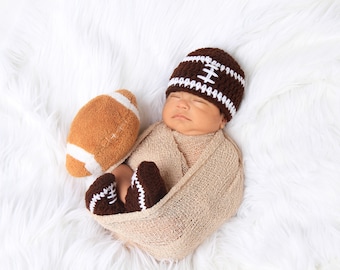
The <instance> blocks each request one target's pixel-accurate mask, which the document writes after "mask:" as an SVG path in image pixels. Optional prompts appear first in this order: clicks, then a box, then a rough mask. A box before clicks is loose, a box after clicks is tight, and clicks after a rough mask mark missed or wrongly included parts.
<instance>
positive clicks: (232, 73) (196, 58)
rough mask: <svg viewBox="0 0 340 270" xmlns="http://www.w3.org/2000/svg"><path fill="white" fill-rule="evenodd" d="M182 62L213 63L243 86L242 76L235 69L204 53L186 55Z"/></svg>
mask: <svg viewBox="0 0 340 270" xmlns="http://www.w3.org/2000/svg"><path fill="white" fill-rule="evenodd" d="M182 62H202V63H203V64H204V63H206V64H211V65H214V66H216V67H217V68H218V69H219V70H220V71H221V72H225V73H226V74H227V75H229V76H230V77H233V78H234V79H235V80H237V81H238V82H239V83H240V84H241V85H242V86H243V87H244V86H245V84H246V82H245V80H244V78H243V77H242V76H241V75H240V74H238V73H237V72H236V71H235V70H233V69H231V68H230V67H227V66H225V65H223V64H221V63H219V62H217V61H216V60H213V59H212V58H211V57H210V56H204V55H195V56H187V57H185V58H184V59H183V61H182Z"/></svg>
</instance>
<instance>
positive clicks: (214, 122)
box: [163, 48, 245, 135]
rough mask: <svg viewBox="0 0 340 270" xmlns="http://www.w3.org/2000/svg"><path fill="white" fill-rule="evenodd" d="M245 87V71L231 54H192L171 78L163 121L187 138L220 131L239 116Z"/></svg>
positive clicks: (210, 50)
mask: <svg viewBox="0 0 340 270" xmlns="http://www.w3.org/2000/svg"><path fill="white" fill-rule="evenodd" d="M244 86H245V80H244V72H243V70H242V69H241V67H240V66H239V64H238V63H237V62H236V61H235V60H234V59H233V58H232V57H231V56H230V55H229V54H228V53H226V52H224V51H223V50H220V49H217V48H203V49H198V50H196V51H194V52H191V53H190V54H189V55H188V56H187V57H185V58H184V60H183V61H182V62H181V63H180V64H179V65H178V67H177V68H176V69H175V70H174V72H173V74H172V75H171V77H170V81H169V84H168V89H167V91H166V96H167V99H166V103H165V105H164V108H163V121H164V123H165V124H166V125H167V126H169V127H170V128H171V129H173V130H176V131H178V132H180V133H183V134H185V135H200V134H207V133H212V132H216V131H217V130H218V129H221V128H223V127H224V126H225V124H226V123H227V122H229V121H230V120H231V119H232V117H233V116H234V115H235V113H236V111H237V110H238V108H239V106H240V103H241V100H242V97H243V92H244Z"/></svg>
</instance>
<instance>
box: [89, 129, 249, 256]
mask: <svg viewBox="0 0 340 270" xmlns="http://www.w3.org/2000/svg"><path fill="white" fill-rule="evenodd" d="M162 128H164V124H162V123H158V124H156V125H153V126H152V127H150V128H149V129H148V130H146V131H145V132H144V133H143V134H142V136H141V137H140V138H139V140H138V141H137V143H136V146H135V147H138V145H139V144H140V143H142V142H143V140H145V139H146V138H147V137H148V136H152V134H153V133H155V134H157V133H158V131H159V130H160V129H162ZM154 137H155V141H154V143H153V144H150V145H149V147H150V148H151V149H149V151H150V153H157V152H161V153H162V156H163V158H164V157H165V158H166V159H167V162H168V164H171V166H178V164H180V162H179V161H176V159H177V158H178V157H179V156H180V152H179V151H178V149H177V151H176V149H174V147H173V144H171V143H168V142H169V141H170V142H171V140H173V138H172V137H171V135H170V134H169V133H165V134H164V135H163V137H162V136H154ZM164 140H166V142H167V143H164V142H165V141H164ZM177 162H178V163H177ZM176 164H177V165H176ZM179 169H180V168H179ZM176 182H177V181H176ZM170 186H171V184H170ZM242 197H243V165H242V159H241V153H240V151H239V149H238V147H237V146H236V145H235V143H234V142H233V141H232V140H231V139H230V138H229V137H228V136H227V135H226V134H225V133H224V132H222V131H221V132H216V134H215V135H214V138H213V139H212V140H211V142H210V143H209V144H208V145H207V146H206V148H205V149H204V150H203V152H202V154H201V156H200V157H199V159H198V160H197V162H196V163H195V164H194V165H193V166H192V167H191V168H190V169H189V170H188V171H187V173H186V174H185V175H184V176H183V177H182V178H181V179H179V181H178V182H177V183H176V184H175V185H174V186H173V187H172V188H171V189H170V190H169V192H168V194H167V195H166V196H165V197H164V198H163V199H162V200H161V201H159V202H158V203H157V204H156V205H154V206H153V207H151V208H148V209H146V210H143V211H140V212H132V213H124V214H116V215H106V216H99V215H95V214H92V215H93V217H94V219H95V220H96V221H97V222H98V223H99V224H101V225H102V226H103V227H104V228H106V229H108V230H109V231H111V232H112V234H113V235H114V236H115V237H116V238H118V239H120V240H122V241H124V242H126V243H127V244H132V245H134V246H137V247H139V248H140V249H142V250H144V251H146V252H148V253H149V254H150V255H152V256H153V257H155V258H156V259H158V260H162V259H182V258H184V257H185V256H187V255H188V254H190V253H191V252H193V251H194V250H195V249H196V247H197V246H199V245H200V244H201V243H202V242H203V241H204V240H205V239H206V238H207V237H208V236H210V235H211V234H212V233H213V232H214V231H216V230H217V229H218V228H219V227H220V226H221V225H222V224H223V223H224V222H225V221H226V220H228V219H229V218H231V217H232V216H234V215H235V214H236V212H237V209H238V207H239V206H240V204H241V201H242Z"/></svg>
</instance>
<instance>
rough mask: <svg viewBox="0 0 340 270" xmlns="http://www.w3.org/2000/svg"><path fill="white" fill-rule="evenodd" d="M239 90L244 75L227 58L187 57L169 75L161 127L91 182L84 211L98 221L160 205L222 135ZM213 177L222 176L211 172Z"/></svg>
mask: <svg viewBox="0 0 340 270" xmlns="http://www.w3.org/2000/svg"><path fill="white" fill-rule="evenodd" d="M244 86H245V80H244V72H243V70H242V69H241V68H240V66H239V65H238V63H237V62H236V61H235V60H234V59H233V58H232V57H231V56H230V55H229V54H228V53H226V52H224V51H223V50H220V49H217V48H203V49H198V50H196V51H194V52H192V53H190V54H189V55H188V56H187V57H186V58H185V59H184V60H183V61H182V62H181V63H180V64H179V65H178V67H177V68H176V69H175V70H174V72H173V74H172V75H171V78H170V81H169V84H168V89H167V90H166V97H167V98H166V102H165V105H164V107H163V112H162V121H161V122H159V123H156V124H154V125H152V126H151V127H149V128H148V129H147V130H146V131H145V132H144V134H142V135H141V139H140V140H139V141H138V142H137V146H136V148H135V149H134V151H133V152H132V154H131V155H130V156H129V158H128V159H127V160H126V162H125V163H123V164H121V165H119V166H118V167H117V168H116V169H114V170H113V171H112V173H106V174H104V175H102V176H100V177H99V178H97V179H96V181H95V182H94V183H93V184H92V185H91V186H90V188H89V189H88V191H87V192H86V197H85V201H86V207H87V208H88V209H89V210H90V211H91V212H92V213H94V214H96V215H101V216H103V215H112V214H118V213H128V212H134V211H141V210H145V209H147V208H150V207H152V206H153V205H155V204H156V203H157V202H159V201H160V200H161V199H162V198H163V197H164V196H165V195H166V194H167V192H168V191H169V190H170V189H171V188H172V187H174V186H175V185H176V184H177V182H178V181H179V180H180V179H181V178H182V177H183V176H184V175H185V174H186V173H187V172H188V171H189V170H191V173H195V172H194V169H193V168H194V165H195V163H196V161H197V160H198V159H199V158H200V156H201V154H202V152H203V151H204V149H205V148H206V146H207V145H209V144H210V143H211V141H212V140H215V138H216V137H218V136H221V134H224V131H223V129H224V127H225V125H226V123H227V122H229V121H230V120H231V119H232V117H233V116H234V115H235V113H236V111H237V110H238V108H239V106H240V103H241V100H242V97H243V92H244ZM220 133H221V134H220ZM218 158H220V159H222V160H223V159H224V158H226V157H223V155H222V156H220V157H218ZM212 177H214V178H218V179H221V181H223V178H224V177H225V176H224V175H219V174H218V172H216V171H214V172H212ZM207 181H209V179H207ZM98 194H101V195H100V196H99V197H98Z"/></svg>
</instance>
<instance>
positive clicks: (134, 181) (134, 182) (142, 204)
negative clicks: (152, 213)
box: [131, 170, 146, 210]
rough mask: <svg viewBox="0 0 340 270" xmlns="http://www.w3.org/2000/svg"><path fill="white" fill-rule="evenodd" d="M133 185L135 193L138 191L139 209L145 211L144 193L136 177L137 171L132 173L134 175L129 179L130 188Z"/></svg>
mask: <svg viewBox="0 0 340 270" xmlns="http://www.w3.org/2000/svg"><path fill="white" fill-rule="evenodd" d="M134 185H136V188H137V191H138V202H139V207H140V209H141V210H145V209H146V206H145V191H144V188H143V186H142V185H141V183H140V182H139V180H138V177H137V170H136V171H135V172H134V174H133V175H132V177H131V187H133V186H134Z"/></svg>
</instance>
